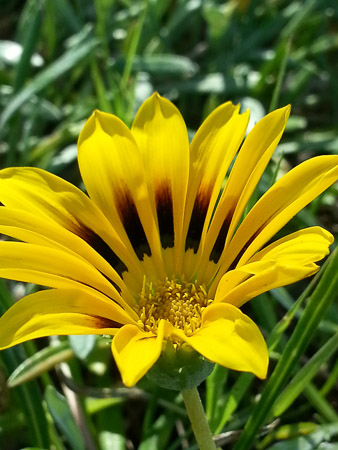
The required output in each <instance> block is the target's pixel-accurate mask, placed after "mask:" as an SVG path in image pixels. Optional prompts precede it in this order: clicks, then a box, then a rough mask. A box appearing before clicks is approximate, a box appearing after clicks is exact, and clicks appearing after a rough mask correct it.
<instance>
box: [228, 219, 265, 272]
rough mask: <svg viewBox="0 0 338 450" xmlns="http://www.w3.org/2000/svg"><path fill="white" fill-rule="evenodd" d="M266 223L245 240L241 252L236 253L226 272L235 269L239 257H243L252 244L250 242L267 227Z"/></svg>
mask: <svg viewBox="0 0 338 450" xmlns="http://www.w3.org/2000/svg"><path fill="white" fill-rule="evenodd" d="M267 223H268V221H266V222H265V223H264V224H263V225H261V226H260V227H259V229H258V230H257V231H255V233H254V234H253V235H252V236H251V237H250V238H249V239H248V240H247V242H246V243H245V244H244V245H243V247H242V249H241V251H240V252H239V253H238V255H237V256H236V258H235V259H234V260H233V262H232V263H231V265H230V267H229V269H228V270H233V269H235V268H236V266H237V264H238V262H239V260H240V259H241V257H242V256H243V255H244V253H245V252H246V250H247V249H248V248H249V246H250V245H251V244H252V242H253V241H254V240H255V239H256V237H257V236H258V235H259V234H260V233H261V231H262V230H263V229H264V228H265V226H266V225H267Z"/></svg>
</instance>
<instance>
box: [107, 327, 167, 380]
mask: <svg viewBox="0 0 338 450" xmlns="http://www.w3.org/2000/svg"><path fill="white" fill-rule="evenodd" d="M164 327H165V323H164V321H161V323H160V326H159V328H158V335H157V336H155V335H154V334H152V333H146V332H144V331H141V330H140V329H139V328H138V327H137V326H134V325H125V326H123V327H122V328H121V329H120V330H119V331H118V332H117V333H116V335H115V336H114V339H113V342H112V352H113V356H114V359H115V362H116V364H117V367H118V368H119V371H120V373H121V376H122V381H123V383H124V384H125V385H126V386H128V387H131V386H134V384H136V383H137V382H138V381H139V380H140V379H141V378H142V377H143V375H145V374H146V373H147V372H148V370H149V369H150V368H151V367H152V366H153V365H154V364H155V362H156V361H157V360H158V358H159V357H160V354H161V351H162V343H163V332H164Z"/></svg>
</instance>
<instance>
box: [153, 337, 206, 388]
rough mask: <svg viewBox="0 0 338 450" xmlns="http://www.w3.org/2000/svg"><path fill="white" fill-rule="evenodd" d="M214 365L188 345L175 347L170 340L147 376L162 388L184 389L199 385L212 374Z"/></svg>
mask: <svg viewBox="0 0 338 450" xmlns="http://www.w3.org/2000/svg"><path fill="white" fill-rule="evenodd" d="M214 366H215V364H213V363H211V362H209V361H207V360H206V359H204V358H203V356H201V355H200V354H199V353H197V352H196V351H195V350H194V349H192V348H191V347H189V346H188V345H184V344H183V345H181V346H179V347H178V348H175V347H174V346H173V344H172V343H171V341H169V340H168V341H167V344H166V347H165V349H164V350H163V351H162V353H161V356H160V357H159V359H158V361H157V362H156V364H155V365H154V366H153V367H152V368H151V369H150V370H149V371H148V373H147V377H148V379H149V380H150V381H151V382H152V383H156V384H157V385H158V386H160V387H162V388H165V389H171V390H174V391H182V390H183V389H192V388H194V387H197V386H199V385H200V384H201V383H202V381H204V380H205V379H206V378H207V377H208V376H209V375H210V374H211V372H212V371H213V369H214Z"/></svg>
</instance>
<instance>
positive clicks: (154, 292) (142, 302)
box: [137, 278, 212, 336]
mask: <svg viewBox="0 0 338 450" xmlns="http://www.w3.org/2000/svg"><path fill="white" fill-rule="evenodd" d="M211 302H212V300H210V299H208V295H207V292H206V289H205V286H204V285H195V284H194V283H187V282H185V281H184V280H180V281H179V282H178V280H170V279H168V278H166V279H165V280H164V281H162V282H160V283H158V284H157V285H155V284H153V283H149V284H148V285H147V284H146V283H144V285H143V289H142V292H141V294H140V299H139V303H138V311H137V312H138V315H139V317H140V320H139V324H140V325H141V326H142V328H143V329H144V331H151V332H153V333H156V331H157V328H158V325H159V322H160V320H161V319H165V320H168V321H169V322H170V323H171V324H172V325H173V326H174V327H175V328H178V329H180V330H183V331H184V333H185V334H186V335H187V336H191V335H192V334H193V333H194V332H195V331H196V330H198V329H199V328H200V326H201V316H202V312H203V310H204V309H205V308H206V307H207V306H208V305H209V304H210V303H211Z"/></svg>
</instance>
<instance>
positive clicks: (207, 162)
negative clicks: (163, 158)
mask: <svg viewBox="0 0 338 450" xmlns="http://www.w3.org/2000/svg"><path fill="white" fill-rule="evenodd" d="M238 111H239V106H234V105H233V104H232V103H231V102H227V103H225V104H224V105H221V106H220V107H218V108H217V109H216V110H215V111H214V112H213V113H211V114H210V115H209V116H208V117H207V119H206V120H205V121H204V122H203V124H202V125H201V127H200V128H199V129H198V131H197V133H196V135H195V136H194V139H193V140H192V142H191V146H190V153H191V157H190V177H189V186H188V193H187V203H186V211H185V223H184V233H185V234H186V233H187V244H186V247H191V248H194V250H195V251H196V250H197V247H198V243H199V242H200V241H201V243H200V245H201V246H202V247H203V241H204V237H205V234H206V231H207V229H208V226H209V223H210V219H211V217H212V214H213V212H214V209H215V204H216V202H217V200H218V197H219V193H220V191H221V187H222V184H223V182H224V178H225V176H226V173H227V171H228V169H229V166H230V164H231V162H232V160H233V158H234V156H235V154H236V152H237V150H238V149H239V147H240V144H241V142H242V140H243V138H244V135H245V131H246V128H247V124H248V120H249V113H248V112H246V113H244V114H241V115H239V114H238ZM207 256H208V255H207Z"/></svg>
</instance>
